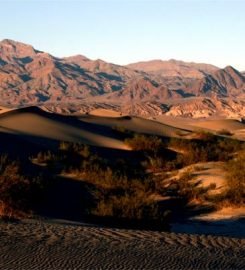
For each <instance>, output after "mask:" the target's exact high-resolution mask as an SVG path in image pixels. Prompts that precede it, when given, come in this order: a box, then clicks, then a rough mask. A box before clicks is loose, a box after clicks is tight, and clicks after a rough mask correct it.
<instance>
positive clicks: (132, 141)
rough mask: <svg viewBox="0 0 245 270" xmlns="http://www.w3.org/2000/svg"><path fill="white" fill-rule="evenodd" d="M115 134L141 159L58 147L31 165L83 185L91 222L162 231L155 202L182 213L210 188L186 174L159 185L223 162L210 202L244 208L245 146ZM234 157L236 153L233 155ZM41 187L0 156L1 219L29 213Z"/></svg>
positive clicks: (215, 139) (204, 137)
mask: <svg viewBox="0 0 245 270" xmlns="http://www.w3.org/2000/svg"><path fill="white" fill-rule="evenodd" d="M118 131H120V130H118ZM120 132H124V133H125V134H124V135H127V136H128V137H130V138H126V139H125V143H126V144H128V145H129V146H130V147H131V148H132V149H133V150H134V151H132V152H133V153H135V155H136V154H138V155H139V156H140V158H139V156H136V158H129V157H121V156H120V157H118V158H116V159H115V157H114V156H111V157H110V154H108V153H109V150H107V152H106V157H105V156H103V155H102V154H101V153H102V152H101V151H102V150H101V149H100V148H96V147H89V146H87V145H84V144H80V143H68V142H61V143H60V145H59V147H58V148H57V149H56V150H55V151H46V152H40V153H38V154H37V156H36V157H33V158H32V159H31V160H33V161H35V163H36V164H39V165H42V166H44V167H45V168H47V171H48V172H49V173H51V174H52V175H58V174H61V173H63V174H68V173H69V174H72V175H74V176H75V177H76V179H79V181H80V182H81V183H84V186H86V187H88V189H89V192H90V195H91V197H92V202H91V203H90V204H87V205H86V207H87V209H86V212H87V213H88V215H92V216H96V217H110V218H115V219H118V220H121V219H126V220H137V221H143V222H156V223H158V224H160V226H164V225H166V222H167V220H168V218H167V216H168V214H166V213H169V211H170V210H171V211H172V209H171V207H169V206H168V205H167V206H166V205H164V204H162V203H161V200H156V197H158V198H162V197H166V196H169V195H172V196H174V197H175V198H177V199H178V202H180V205H181V206H180V207H184V206H185V205H187V204H188V203H189V202H191V201H200V202H202V201H205V200H209V199H210V197H209V196H208V191H209V190H212V189H215V184H211V185H210V186H208V187H205V188H204V187H202V186H201V185H199V184H200V183H196V182H195V181H193V174H192V171H186V172H185V173H183V174H182V175H181V177H180V178H175V179H173V180H171V181H170V184H168V185H164V184H163V183H164V181H165V180H166V179H167V178H168V177H169V175H168V173H169V172H173V171H174V170H176V169H181V168H184V167H185V166H187V165H191V164H196V163H199V162H206V161H225V162H226V164H227V166H226V167H227V171H228V173H227V175H228V176H227V189H226V191H225V192H226V193H225V194H222V196H223V197H222V196H220V197H219V198H218V197H217V198H215V199H217V200H218V199H219V200H223V198H225V199H226V200H227V201H229V202H230V203H233V204H238V205H240V204H242V203H244V196H245V193H244V190H245V186H244V185H245V176H244V173H245V170H244V164H245V154H244V151H245V150H243V149H245V147H244V143H242V142H240V141H237V140H233V139H230V138H222V137H219V136H215V135H213V134H210V133H206V132H205V133H204V132H202V131H199V132H197V136H196V139H192V140H191V139H184V138H172V139H170V140H169V141H168V140H167V139H166V138H160V137H157V136H147V135H142V134H132V133H127V132H126V131H124V130H122V131H120ZM239 151H241V153H240V154H237V153H238V152H239ZM196 169H197V170H200V168H196ZM46 182H47V178H45V179H44V177H28V176H26V175H25V174H23V172H22V170H21V167H20V166H19V164H18V163H17V162H11V161H10V160H9V159H8V158H7V157H6V156H1V157H0V215H12V213H17V212H18V211H28V209H29V206H30V204H31V202H32V201H33V194H41V190H42V189H44V188H46V187H47V184H46ZM211 200H212V199H210V201H211ZM213 201H214V198H213Z"/></svg>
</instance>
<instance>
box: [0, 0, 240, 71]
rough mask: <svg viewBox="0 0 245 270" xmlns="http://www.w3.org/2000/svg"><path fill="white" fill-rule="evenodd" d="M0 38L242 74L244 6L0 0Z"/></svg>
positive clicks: (57, 50)
mask: <svg viewBox="0 0 245 270" xmlns="http://www.w3.org/2000/svg"><path fill="white" fill-rule="evenodd" d="M0 3H1V10H2V15H1V18H0V23H1V26H2V29H1V33H0V39H1V40H2V39H12V40H16V41H20V42H23V43H27V44H31V45H32V46H34V47H35V48H36V49H39V50H42V51H45V52H49V53H51V54H53V55H55V56H57V57H65V56H72V55H77V54H81V55H84V56H86V57H88V58H90V59H102V60H104V61H108V62H112V63H115V64H119V65H125V64H129V63H133V62H138V61H148V60H154V59H160V60H170V59H176V60H182V61H186V62H198V63H208V64H213V65H215V66H218V67H221V68H223V67H225V66H227V65H232V66H233V67H235V68H236V69H238V70H240V71H244V70H245V61H244V50H243V45H244V43H245V38H244V35H242V33H243V31H244V29H245V18H244V15H243V11H244V10H245V2H243V1H226V0H216V1H215V0H213V1H211V0H210V1H201V0H200V1H198V0H196V1H194V0H189V1H183V0H182V1H180V0H179V1H177V0H175V1H154V0H153V1H148V0H141V1H140V0H133V1H121V0H114V1H113V0H107V1H103V0H101V1H99V0H92V1H82V0H81V1H51V0H50V1H45V0H44V1H40V0H36V1H35V2H34V1H30V0H25V1H22V0H19V1H18V0H12V1H0Z"/></svg>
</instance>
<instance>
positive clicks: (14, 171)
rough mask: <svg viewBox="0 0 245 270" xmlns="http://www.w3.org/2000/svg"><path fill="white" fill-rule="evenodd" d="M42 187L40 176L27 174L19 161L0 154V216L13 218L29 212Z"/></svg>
mask: <svg viewBox="0 0 245 270" xmlns="http://www.w3.org/2000/svg"><path fill="white" fill-rule="evenodd" d="M42 187H43V182H42V181H40V178H39V177H33V178H30V177H27V176H25V175H24V174H23V172H22V170H21V167H20V164H19V163H18V162H16V161H11V160H10V159H9V158H8V156H6V155H2V156H0V216H2V217H9V218H11V217H18V216H22V215H24V213H27V212H28V211H29V210H30V208H31V204H32V202H33V201H34V197H35V196H36V195H37V193H38V192H37V191H38V190H39V189H41V188H42Z"/></svg>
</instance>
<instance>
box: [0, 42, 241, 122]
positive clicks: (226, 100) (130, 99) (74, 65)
mask: <svg viewBox="0 0 245 270" xmlns="http://www.w3.org/2000/svg"><path fill="white" fill-rule="evenodd" d="M244 99H245V76H244V73H241V72H239V71H237V70H236V69H234V68H233V67H230V66H228V67H226V68H224V69H219V68H218V67H215V66H212V65H208V64H197V63H186V62H183V61H176V60H169V61H161V60H153V61H148V62H140V63H135V64H130V65H127V66H120V65H115V64H112V63H107V62H105V61H103V60H100V59H98V60H91V59H88V58H87V57H85V56H82V55H76V56H72V57H66V58H57V57H54V56H52V55H50V54H48V53H45V52H41V51H38V50H36V49H34V48H33V47H32V46H30V45H27V44H23V43H20V42H16V41H12V40H3V41H1V42H0V100H1V104H2V105H11V106H27V105H34V104H35V105H42V106H44V107H45V108H46V109H48V110H51V109H52V110H56V111H59V112H66V113H69V112H85V111H90V110H91V109H93V108H97V107H103V108H104V107H105V108H107V107H108V108H113V109H116V110H119V111H123V112H126V113H131V114H140V115H142V114H143V115H151V116H152V115H156V114H157V115H158V114H163V113H168V114H171V115H182V116H192V117H194V116H195V117H207V116H211V115H216V114H219V115H220V114H221V115H224V116H228V117H229V116H232V117H241V116H243V115H244V112H243V108H244ZM242 114H243V115H242Z"/></svg>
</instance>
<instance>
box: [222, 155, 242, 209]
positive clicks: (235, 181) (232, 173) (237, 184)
mask: <svg viewBox="0 0 245 270" xmlns="http://www.w3.org/2000/svg"><path fill="white" fill-rule="evenodd" d="M244 166H245V151H242V152H240V153H239V154H238V155H237V156H236V157H235V158H234V159H232V160H230V161H229V162H227V164H226V170H227V188H226V192H225V198H226V200H228V201H229V202H230V203H232V204H237V205H242V204H244V203H245V169H244V168H245V167H244Z"/></svg>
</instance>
